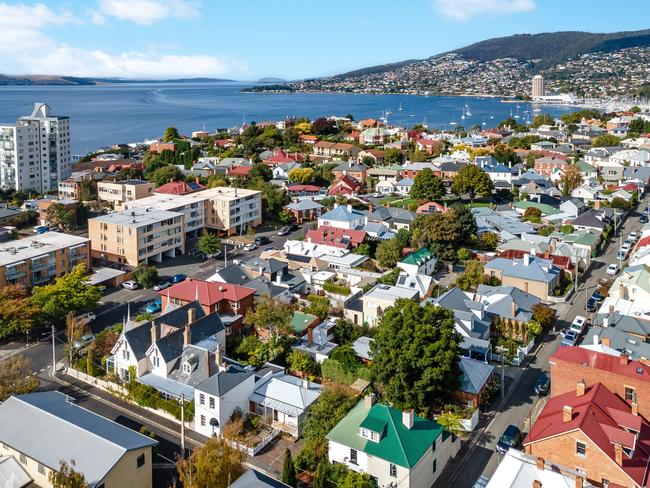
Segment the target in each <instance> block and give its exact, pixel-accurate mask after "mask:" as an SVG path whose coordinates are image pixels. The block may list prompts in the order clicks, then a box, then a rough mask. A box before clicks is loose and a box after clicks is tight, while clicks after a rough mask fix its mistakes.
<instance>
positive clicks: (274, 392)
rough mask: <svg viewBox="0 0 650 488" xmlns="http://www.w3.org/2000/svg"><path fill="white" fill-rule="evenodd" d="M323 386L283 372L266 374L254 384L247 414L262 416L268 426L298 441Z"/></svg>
mask: <svg viewBox="0 0 650 488" xmlns="http://www.w3.org/2000/svg"><path fill="white" fill-rule="evenodd" d="M321 390H322V387H321V385H319V384H318V383H312V382H310V381H309V380H307V379H305V380H301V379H300V378H296V377H295V376H290V375H288V374H286V373H283V372H281V371H280V372H275V373H268V374H266V375H265V376H264V377H262V378H261V379H259V380H258V381H257V382H256V383H255V390H254V392H253V394H252V395H251V396H250V398H249V410H250V413H252V414H255V415H259V416H261V417H264V419H266V421H267V422H268V424H269V425H271V427H273V428H274V429H278V430H281V431H282V432H286V433H287V434H289V435H291V436H293V437H295V438H298V437H300V436H301V435H302V429H303V424H304V421H305V417H306V416H307V412H308V410H309V407H310V406H311V405H312V403H314V402H315V401H316V400H317V399H318V397H319V396H320V394H321Z"/></svg>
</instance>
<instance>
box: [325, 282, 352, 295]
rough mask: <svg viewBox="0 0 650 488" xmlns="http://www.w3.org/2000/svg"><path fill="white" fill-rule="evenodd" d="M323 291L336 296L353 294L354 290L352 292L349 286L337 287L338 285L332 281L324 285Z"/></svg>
mask: <svg viewBox="0 0 650 488" xmlns="http://www.w3.org/2000/svg"><path fill="white" fill-rule="evenodd" d="M323 290H325V291H327V292H329V293H334V294H335V295H346V296H347V295H349V294H350V293H352V290H350V287H349V286H343V285H337V284H336V283H332V282H330V281H326V282H325V283H324V284H323Z"/></svg>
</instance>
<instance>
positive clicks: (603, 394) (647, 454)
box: [524, 347, 650, 486]
mask: <svg viewBox="0 0 650 488" xmlns="http://www.w3.org/2000/svg"><path fill="white" fill-rule="evenodd" d="M562 349H581V348H568V347H563V348H560V350H562ZM610 357H612V358H613V359H615V360H616V361H618V358H617V357H614V356H610ZM565 407H571V408H572V417H571V420H569V421H566V422H565V421H564V408H565ZM575 430H580V431H582V433H583V434H584V435H586V436H587V437H588V438H589V439H590V440H591V441H592V442H593V443H594V444H596V445H597V446H598V448H599V449H600V450H602V451H603V452H604V453H605V454H606V455H607V456H608V457H609V458H610V459H611V461H612V463H616V454H615V447H614V445H615V444H616V443H620V444H622V446H623V448H624V453H623V465H622V467H621V468H622V470H623V471H624V472H625V473H626V474H627V475H628V476H629V477H630V478H631V479H632V480H634V481H635V483H637V484H638V485H639V486H646V481H647V477H648V473H647V467H648V462H649V461H650V424H648V423H647V422H646V421H645V420H644V419H643V418H642V417H640V416H638V415H633V414H632V413H631V408H630V406H629V405H628V404H627V403H626V402H624V401H623V400H622V399H620V398H619V397H617V396H616V395H615V394H614V393H612V392H611V391H609V390H608V389H607V388H606V387H605V386H603V385H602V384H601V383H596V384H594V385H591V386H589V387H587V388H586V390H585V393H584V395H581V396H577V394H576V392H575V391H570V392H567V393H563V394H561V395H557V396H555V397H553V398H551V399H550V400H549V401H548V403H547V404H546V406H545V407H544V409H543V410H542V412H541V413H540V415H539V417H538V418H537V420H536V422H535V424H534V425H533V427H532V429H531V430H530V432H529V434H528V436H527V437H526V440H525V441H524V445H529V444H533V443H535V442H539V441H542V440H544V439H548V438H550V437H557V436H561V435H563V434H568V433H570V432H572V431H575ZM630 430H633V431H635V432H638V434H637V435H635V434H634V433H632V432H630ZM625 451H627V452H629V453H630V455H628V454H627V453H626V452H625Z"/></svg>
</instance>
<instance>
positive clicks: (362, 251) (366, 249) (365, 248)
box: [352, 242, 370, 256]
mask: <svg viewBox="0 0 650 488" xmlns="http://www.w3.org/2000/svg"><path fill="white" fill-rule="evenodd" d="M352 252H353V253H355V254H359V255H361V256H370V244H368V243H367V242H362V243H361V244H359V245H358V246H357V247H355V248H354V250H353V251H352Z"/></svg>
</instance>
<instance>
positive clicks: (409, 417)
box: [402, 409, 415, 429]
mask: <svg viewBox="0 0 650 488" xmlns="http://www.w3.org/2000/svg"><path fill="white" fill-rule="evenodd" d="M414 417H415V414H414V413H413V409H410V410H407V411H405V412H402V423H403V424H404V425H405V426H406V428H407V429H411V428H413V420H414Z"/></svg>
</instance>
